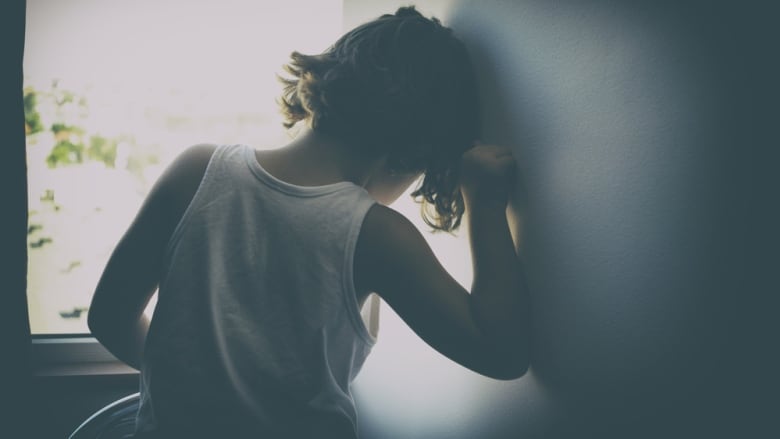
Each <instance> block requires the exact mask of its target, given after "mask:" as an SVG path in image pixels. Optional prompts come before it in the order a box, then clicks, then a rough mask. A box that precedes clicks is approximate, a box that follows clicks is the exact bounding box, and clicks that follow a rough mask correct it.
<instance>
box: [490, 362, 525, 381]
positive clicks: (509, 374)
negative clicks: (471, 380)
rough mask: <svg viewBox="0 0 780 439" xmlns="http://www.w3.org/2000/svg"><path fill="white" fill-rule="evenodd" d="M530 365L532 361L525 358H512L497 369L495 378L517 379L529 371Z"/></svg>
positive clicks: (504, 379) (503, 379)
mask: <svg viewBox="0 0 780 439" xmlns="http://www.w3.org/2000/svg"><path fill="white" fill-rule="evenodd" d="M529 367H530V363H529V362H528V361H527V360H525V359H510V360H509V361H506V362H504V364H503V365H502V366H501V367H500V368H499V369H498V370H496V373H495V374H494V376H493V378H495V379H497V380H502V381H512V380H516V379H518V378H522V377H523V376H524V375H525V374H526V373H528V369H529Z"/></svg>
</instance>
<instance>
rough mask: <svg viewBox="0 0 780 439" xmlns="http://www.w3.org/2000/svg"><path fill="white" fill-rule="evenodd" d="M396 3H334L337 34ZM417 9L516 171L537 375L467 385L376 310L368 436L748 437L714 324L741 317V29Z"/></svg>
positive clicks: (461, 6)
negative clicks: (475, 82) (472, 69)
mask: <svg viewBox="0 0 780 439" xmlns="http://www.w3.org/2000/svg"><path fill="white" fill-rule="evenodd" d="M403 4H406V2H397V1H360V0H346V1H345V20H344V22H345V26H346V27H347V28H350V27H352V26H354V25H356V24H359V23H361V22H363V21H365V20H368V19H371V18H374V17H376V16H377V15H379V14H381V13H386V12H387V13H390V12H393V11H394V9H395V8H396V7H397V6H399V5H403ZM418 5H419V6H420V7H419V9H420V10H421V11H422V12H424V13H426V14H434V15H436V16H438V17H440V18H442V19H444V21H445V24H447V25H449V26H451V27H452V28H453V29H454V30H455V32H456V34H457V35H459V36H460V37H461V38H462V39H463V40H464V41H465V42H466V44H467V46H468V47H469V50H470V53H471V54H472V56H473V59H474V62H475V65H476V69H477V74H478V77H479V80H480V87H481V93H482V97H483V110H484V128H485V132H484V140H485V141H487V142H494V143H500V144H506V145H510V146H512V148H513V149H514V151H515V154H516V156H517V157H518V159H519V164H520V170H521V178H520V181H519V182H518V189H519V193H521V194H522V196H520V197H518V199H517V200H515V201H516V203H515V212H516V213H517V214H518V215H520V216H522V218H523V219H524V224H525V225H524V230H522V237H523V238H522V253H523V256H524V259H525V263H526V272H527V274H528V280H529V284H530V288H531V291H532V294H533V301H534V331H535V333H534V341H535V349H534V364H533V366H532V372H531V373H530V374H528V375H527V376H525V377H523V378H521V379H520V380H517V381H515V382H511V383H503V382H496V381H492V380H489V379H485V378H482V377H479V376H477V375H475V374H473V373H471V372H469V371H467V370H465V369H462V368H459V367H458V366H456V365H453V364H451V363H449V362H448V361H447V360H446V359H443V358H442V357H440V356H438V354H436V353H433V352H431V351H430V349H429V348H427V347H425V345H423V344H422V343H421V342H420V341H419V340H416V339H415V338H414V336H413V334H411V333H410V332H409V331H408V330H405V329H404V328H403V327H402V326H401V325H399V324H398V323H397V318H396V317H394V315H393V314H392V312H391V311H389V310H387V309H386V308H387V307H385V310H384V311H383V316H382V319H383V320H382V325H383V326H382V327H381V329H380V341H379V343H378V344H377V346H376V347H375V352H374V354H373V356H372V357H370V358H369V361H368V362H367V364H366V367H365V369H364V371H363V373H362V375H361V376H360V377H359V379H358V381H357V383H356V395H357V399H358V403H359V410H360V415H361V420H360V422H361V431H362V432H363V435H364V437H367V438H369V437H370V438H439V437H441V438H445V437H446V438H477V437H479V438H519V437H705V436H700V435H701V434H708V435H710V437H711V435H713V434H723V435H724V437H725V436H729V435H732V434H736V435H741V434H744V432H745V431H746V430H750V429H751V428H754V427H755V425H754V424H750V425H747V426H746V425H740V424H741V422H737V421H735V420H734V419H741V418H740V417H738V416H737V417H736V418H735V412H734V411H733V410H732V409H731V408H729V409H725V408H723V407H726V406H728V407H731V406H732V405H733V404H737V403H736V402H734V400H732V399H731V398H730V397H731V396H732V393H734V392H737V390H736V389H737V388H739V387H740V385H739V383H738V381H737V379H738V376H737V375H738V374H737V370H736V369H732V366H734V365H735V364H738V362H737V360H734V359H733V358H734V357H736V356H737V354H736V353H734V351H733V348H734V346H735V345H736V343H737V342H739V341H740V339H739V338H737V335H735V334H736V333H735V332H731V329H733V327H731V326H729V324H733V323H741V322H742V321H741V320H739V319H737V318H736V317H735V315H736V314H735V313H736V309H735V307H736V306H737V305H738V304H739V302H738V299H736V296H734V295H733V294H732V293H733V291H734V290H735V289H740V288H742V289H744V288H745V285H740V284H738V281H739V280H741V278H738V277H737V275H736V274H735V270H736V271H738V270H739V268H741V266H740V265H738V264H737V265H735V258H737V257H738V255H735V252H737V251H738V249H740V248H741V247H740V246H741V242H742V241H740V238H739V237H738V236H737V235H735V230H734V228H733V227H731V226H732V225H734V224H737V226H742V225H744V224H743V222H741V221H742V220H740V219H737V218H740V209H743V208H744V203H743V204H740V198H739V197H740V196H741V195H742V193H741V191H742V189H744V188H745V187H746V186H740V184H741V183H739V182H740V181H742V180H744V178H747V177H749V173H748V172H747V171H746V170H745V168H744V167H742V166H743V165H744V164H745V163H746V162H745V157H746V156H747V155H749V154H748V153H746V152H744V153H740V152H739V151H736V152H735V148H734V145H733V143H730V142H731V141H732V140H734V139H737V138H739V132H740V130H741V128H742V125H741V123H742V122H744V121H745V120H746V119H744V120H743V118H742V116H739V115H740V114H742V113H740V112H738V111H734V110H735V108H736V106H737V105H738V104H739V103H740V102H742V100H743V98H745V96H744V95H743V94H741V93H742V91H738V90H737V89H734V88H733V85H734V84H735V82H736V81H738V82H740V83H744V81H746V80H748V81H749V79H748V78H746V77H745V76H747V75H745V76H743V72H742V71H741V70H740V69H739V68H735V64H734V63H736V62H737V61H738V60H737V59H735V57H736V56H740V53H741V54H743V55H744V52H740V48H741V47H740V45H739V44H735V45H730V44H731V43H734V41H739V40H738V39H739V38H746V37H744V35H745V34H744V33H740V31H741V30H744V29H746V27H744V26H743V25H745V24H746V22H742V21H739V20H740V19H741V18H743V17H738V16H737V15H738V14H735V13H734V11H733V8H728V7H721V6H719V5H716V4H715V3H706V4H705V3H702V7H701V8H699V7H695V6H696V4H695V2H676V3H669V4H668V5H665V4H663V2H636V3H630V2H617V1H600V2H596V1H582V2H574V1H558V2H554V1H546V0H526V1H476V0H475V1H443V0H437V1H431V2H418ZM740 26H743V27H740ZM740 35H742V36H740ZM740 44H741V43H740ZM751 76H752V75H751ZM735 115H736V117H737V118H736V119H734V118H732V117H733V116H735ZM741 140H744V139H741ZM761 140H763V139H761ZM740 179H742V180H740ZM735 181H737V183H735ZM745 215H749V213H748V212H746V213H745ZM735 221H737V222H736V223H735ZM516 231H517V232H518V233H519V232H520V230H519V229H518V230H516ZM729 319H731V320H729ZM388 328H390V329H388ZM732 372H733V373H734V374H735V375H730V373H732ZM740 404H744V403H740ZM727 415H729V416H727ZM737 432H740V433H739V434H737Z"/></svg>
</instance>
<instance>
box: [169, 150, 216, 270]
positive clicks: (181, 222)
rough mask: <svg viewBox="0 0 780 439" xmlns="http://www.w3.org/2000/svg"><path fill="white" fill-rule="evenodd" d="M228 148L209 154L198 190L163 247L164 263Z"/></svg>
mask: <svg viewBox="0 0 780 439" xmlns="http://www.w3.org/2000/svg"><path fill="white" fill-rule="evenodd" d="M228 147H230V145H219V146H217V148H216V149H215V150H214V152H213V153H212V154H211V157H210V158H209V162H208V164H207V165H206V170H205V171H204V172H203V176H202V177H201V179H200V183H198V188H197V189H195V193H194V194H193V195H192V199H191V200H190V202H189V203H188V204H187V208H186V209H184V213H183V214H182V216H181V219H179V223H178V224H176V228H174V229H173V233H171V237H170V238H169V239H168V243H167V244H166V246H165V252H164V253H163V255H164V259H163V260H164V261H169V260H170V257H171V254H172V253H173V251H174V249H175V247H176V244H177V243H178V242H179V238H180V237H181V234H182V232H183V230H184V228H185V227H186V226H187V223H188V222H189V219H190V217H191V216H192V212H193V210H194V209H195V206H196V205H197V202H198V200H199V199H200V197H201V194H202V192H203V191H204V189H203V188H204V186H205V182H206V181H207V180H208V179H209V178H210V177H211V175H212V174H213V173H214V169H213V168H214V167H215V166H216V165H215V163H216V162H217V158H218V157H219V156H221V155H222V154H223V153H224V151H225V150H226V149H227V148H228Z"/></svg>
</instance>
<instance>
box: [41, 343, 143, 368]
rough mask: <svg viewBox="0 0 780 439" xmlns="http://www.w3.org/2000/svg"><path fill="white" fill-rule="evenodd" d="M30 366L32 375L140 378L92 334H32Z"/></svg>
mask: <svg viewBox="0 0 780 439" xmlns="http://www.w3.org/2000/svg"><path fill="white" fill-rule="evenodd" d="M31 339H32V340H31V347H30V364H31V365H32V369H33V371H32V372H33V375H34V376H36V377H46V376H83V375H138V374H139V372H138V370H136V369H134V368H132V367H130V366H128V365H127V364H125V363H123V362H122V361H120V360H119V359H117V358H116V357H115V356H114V355H113V354H111V352H109V351H108V349H106V348H105V347H104V346H103V345H102V344H100V342H98V341H97V339H96V338H95V337H93V336H92V335H90V334H56V335H32V336H31Z"/></svg>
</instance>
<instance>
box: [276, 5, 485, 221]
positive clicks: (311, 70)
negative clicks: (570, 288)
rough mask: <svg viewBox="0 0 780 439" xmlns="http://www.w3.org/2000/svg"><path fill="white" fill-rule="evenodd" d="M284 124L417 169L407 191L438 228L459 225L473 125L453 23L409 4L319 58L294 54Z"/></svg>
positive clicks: (465, 64)
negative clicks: (303, 124)
mask: <svg viewBox="0 0 780 439" xmlns="http://www.w3.org/2000/svg"><path fill="white" fill-rule="evenodd" d="M286 70H287V72H288V73H290V74H291V75H292V77H291V78H289V79H283V80H282V81H283V82H284V84H285V87H284V95H283V97H282V101H281V105H282V111H283V113H284V115H285V118H286V122H285V126H287V127H291V126H292V125H294V124H295V123H296V122H298V121H301V120H305V121H307V122H308V123H309V124H310V125H311V127H312V129H313V130H314V131H319V132H322V133H325V134H328V135H331V136H334V137H337V138H339V139H342V140H344V141H346V142H347V143H348V144H350V145H352V147H354V148H355V150H356V153H364V154H370V155H372V156H375V157H387V166H388V167H389V169H390V170H391V171H393V172H397V173H419V172H424V174H425V176H424V178H423V181H422V184H421V185H420V187H419V188H418V189H417V190H416V191H415V192H414V193H413V195H414V196H415V197H416V198H418V199H422V201H423V204H424V209H423V217H424V219H425V221H426V222H427V223H428V224H429V225H431V226H432V227H434V228H436V229H441V230H452V229H455V228H457V227H458V225H459V223H460V219H461V216H462V214H463V199H462V197H461V194H460V190H459V187H458V166H459V164H460V158H461V156H462V154H463V152H464V151H466V150H467V149H468V148H470V147H471V146H472V145H473V143H474V141H475V140H476V138H477V137H478V134H479V133H478V131H479V110H478V99H477V92H476V84H475V81H474V77H473V72H472V66H471V64H470V61H469V58H468V55H467V53H466V50H465V48H464V46H463V44H462V43H461V42H460V41H459V40H457V39H456V38H455V37H454V36H453V35H452V32H451V31H450V29H448V28H446V27H444V26H442V25H441V23H440V22H439V21H438V20H437V19H435V18H433V19H427V18H425V17H423V16H422V15H421V14H420V13H419V12H417V11H416V10H415V9H414V7H405V8H400V9H398V11H397V12H396V13H395V14H393V15H390V14H386V15H383V16H381V17H379V18H378V19H376V20H374V21H371V22H368V23H366V24H363V25H361V26H358V27H357V28H355V29H353V30H352V31H350V32H348V33H347V34H346V35H344V36H343V37H341V38H340V39H339V40H338V41H337V42H336V43H335V44H334V45H333V46H331V47H330V48H329V49H328V50H326V51H325V52H324V53H322V54H319V55H303V54H300V53H297V52H294V53H293V54H292V62H291V63H290V64H289V65H287V66H286Z"/></svg>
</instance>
